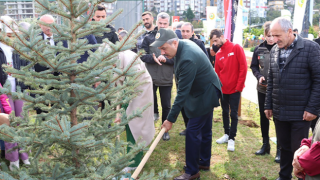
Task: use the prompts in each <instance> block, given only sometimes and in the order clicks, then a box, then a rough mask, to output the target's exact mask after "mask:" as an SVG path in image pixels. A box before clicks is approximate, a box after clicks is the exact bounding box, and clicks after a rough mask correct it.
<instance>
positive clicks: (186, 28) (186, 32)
mask: <svg viewBox="0 0 320 180" xmlns="http://www.w3.org/2000/svg"><path fill="white" fill-rule="evenodd" d="M181 33H182V38H183V39H189V40H191V41H193V42H194V43H196V44H197V45H198V46H199V47H200V48H201V50H202V51H203V53H204V54H205V55H207V57H209V55H208V53H207V50H206V47H205V46H204V43H203V41H201V40H200V39H195V38H194V31H193V25H192V24H191V23H189V22H186V23H183V24H182V26H181Z"/></svg>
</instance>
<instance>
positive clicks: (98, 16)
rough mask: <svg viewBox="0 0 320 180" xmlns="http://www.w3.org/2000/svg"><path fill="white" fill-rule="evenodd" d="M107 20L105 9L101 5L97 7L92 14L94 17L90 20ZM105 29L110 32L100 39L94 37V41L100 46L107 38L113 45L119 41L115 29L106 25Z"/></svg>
mask: <svg viewBox="0 0 320 180" xmlns="http://www.w3.org/2000/svg"><path fill="white" fill-rule="evenodd" d="M106 18H107V12H106V8H105V7H104V6H102V5H98V7H97V10H96V11H95V12H94V16H93V18H92V20H94V21H100V20H104V19H106ZM106 27H107V28H109V29H110V32H108V33H107V32H104V33H103V36H102V37H98V36H96V40H97V42H98V44H102V43H103V42H102V40H103V39H105V38H108V40H109V41H110V42H112V43H113V44H115V43H116V42H117V41H119V39H118V36H117V34H116V29H115V28H114V27H113V26H111V25H110V24H107V26H106Z"/></svg>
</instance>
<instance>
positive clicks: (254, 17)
mask: <svg viewBox="0 0 320 180" xmlns="http://www.w3.org/2000/svg"><path fill="white" fill-rule="evenodd" d="M259 22H260V18H259V17H258V13H257V11H256V10H249V24H250V25H251V24H258V23H259Z"/></svg>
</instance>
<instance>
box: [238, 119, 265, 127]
mask: <svg viewBox="0 0 320 180" xmlns="http://www.w3.org/2000/svg"><path fill="white" fill-rule="evenodd" d="M238 123H239V124H242V125H245V126H248V127H252V128H258V127H260V126H259V125H258V124H257V123H256V122H254V121H252V120H239V122H238Z"/></svg>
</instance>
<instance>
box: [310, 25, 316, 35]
mask: <svg viewBox="0 0 320 180" xmlns="http://www.w3.org/2000/svg"><path fill="white" fill-rule="evenodd" d="M309 34H313V36H314V37H317V36H318V32H317V31H315V30H314V28H313V26H310V27H309Z"/></svg>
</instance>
